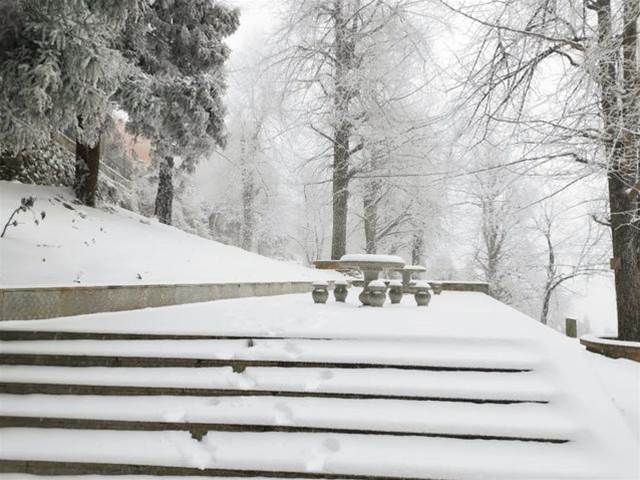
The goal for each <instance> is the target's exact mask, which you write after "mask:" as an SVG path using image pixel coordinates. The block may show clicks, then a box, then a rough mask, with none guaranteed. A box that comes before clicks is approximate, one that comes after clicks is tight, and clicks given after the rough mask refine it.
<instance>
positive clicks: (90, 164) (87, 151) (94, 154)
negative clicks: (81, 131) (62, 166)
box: [73, 136, 100, 207]
mask: <svg viewBox="0 0 640 480" xmlns="http://www.w3.org/2000/svg"><path fill="white" fill-rule="evenodd" d="M99 169H100V140H99V139H98V141H97V142H96V144H95V145H89V144H86V143H84V141H83V140H81V138H80V136H78V137H77V138H76V175H75V181H74V184H73V189H74V190H75V193H76V197H77V198H78V200H79V201H80V202H81V203H82V204H84V205H88V206H89V207H95V206H96V192H97V191H98V172H99Z"/></svg>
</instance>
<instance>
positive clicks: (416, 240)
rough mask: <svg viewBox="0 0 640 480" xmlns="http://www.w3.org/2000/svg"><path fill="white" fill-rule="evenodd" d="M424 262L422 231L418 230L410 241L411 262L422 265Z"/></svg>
mask: <svg viewBox="0 0 640 480" xmlns="http://www.w3.org/2000/svg"><path fill="white" fill-rule="evenodd" d="M423 262H424V231H422V230H418V231H417V232H415V233H414V234H413V239H412V241H411V264H412V265H423Z"/></svg>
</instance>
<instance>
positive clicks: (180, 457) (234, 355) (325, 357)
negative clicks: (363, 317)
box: [0, 329, 622, 480]
mask: <svg viewBox="0 0 640 480" xmlns="http://www.w3.org/2000/svg"><path fill="white" fill-rule="evenodd" d="M259 333H260V332H256V335H255V336H252V335H236V334H232V333H230V334H227V335H225V334H220V332H217V333H216V334H215V335H193V334H188V333H185V334H184V335H181V334H141V333H132V332H129V333H123V332H104V331H102V332H91V331H78V330H76V331H73V332H66V331H51V330H49V331H38V330H15V329H13V330H0V340H2V347H1V349H0V365H1V367H0V437H1V438H2V442H1V443H2V445H1V446H0V472H3V473H28V474H36V475H47V476H48V475H154V476H168V475H176V476H211V477H235V478H247V477H256V478H257V477H265V478H309V479H321V478H323V479H338V478H344V479H353V480H359V479H363V480H364V479H391V478H394V479H397V478H404V479H414V478H415V479H424V480H426V479H441V478H448V479H450V478H456V479H457V478H459V479H475V478H492V479H493V478H496V479H499V478H503V479H515V478H536V479H546V478H549V479H560V478H571V479H575V478H605V477H598V475H599V473H598V470H594V469H593V465H591V464H590V463H589V457H590V455H591V454H592V453H593V452H591V451H590V450H589V448H590V447H589V445H588V443H584V441H583V439H584V438H585V435H584V434H583V432H582V430H584V426H583V425H580V424H579V423H578V422H576V421H575V419H573V418H571V415H570V414H568V411H569V410H571V408H570V406H569V408H567V405H566V402H564V401H561V400H559V398H560V395H559V394H560V393H561V390H562V385H561V384H559V383H558V382H557V380H554V378H553V375H549V374H548V371H549V365H548V363H545V362H544V361H541V357H540V355H541V352H540V351H539V350H538V349H537V348H536V344H535V342H529V341H526V340H514V339H505V340H504V341H500V340H495V341H491V342H486V344H485V343H483V342H480V341H474V340H473V339H471V338H470V339H467V340H465V339H464V338H462V337H460V338H455V339H450V340H448V341H444V340H443V339H442V338H435V337H434V338H433V339H429V338H421V339H412V338H411V336H407V338H405V339H404V340H401V339H399V338H397V335H396V336H394V337H393V338H391V339H390V340H386V339H384V338H378V339H375V340H372V339H368V338H361V339H358V338H348V339H345V338H340V337H332V336H327V337H317V336H310V337H305V336H301V335H297V336H292V337H287V336H283V335H280V336H273V337H272V336H265V335H261V334H259ZM461 352H463V353H464V354H461ZM604 463H605V464H606V463H607V462H604ZM605 468H608V467H605ZM605 471H606V470H605ZM616 478H618V477H616ZM620 478H622V477H620Z"/></svg>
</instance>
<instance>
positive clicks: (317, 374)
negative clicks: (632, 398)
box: [0, 365, 558, 402]
mask: <svg viewBox="0 0 640 480" xmlns="http://www.w3.org/2000/svg"><path fill="white" fill-rule="evenodd" d="M0 380H2V382H7V383H29V382H35V383H49V384H56V385H64V384H71V385H109V386H144V387H157V388H208V389H223V390H228V389H232V390H257V391H283V392H321V393H356V394H361V395H385V396H395V397H398V396H399V397H430V398H451V399H480V400H483V399H484V400H509V401H514V400H520V401H534V402H545V401H549V399H550V398H553V396H554V395H557V393H558V391H557V390H556V389H555V388H553V387H552V386H549V385H546V384H545V383H544V381H543V379H542V378H541V377H540V376H538V375H536V374H533V373H522V374H518V375H517V376H516V377H514V374H512V373H486V372H450V371H415V370H414V371H412V370H391V369H389V370H378V369H374V368H370V369H367V368H362V369H354V370H345V369H335V368H275V367H247V368H246V369H245V370H244V372H242V373H234V372H233V370H232V369H231V367H215V368H127V367H118V368H106V367H82V368H77V367H39V366H22V365H17V366H5V367H3V368H2V369H1V370H0ZM480 397H481V398H480Z"/></svg>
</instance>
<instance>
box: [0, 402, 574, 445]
mask: <svg viewBox="0 0 640 480" xmlns="http://www.w3.org/2000/svg"><path fill="white" fill-rule="evenodd" d="M0 413H1V414H2V415H7V416H21V417H22V416H26V417H29V416H31V417H34V416H35V417H38V416H46V417H53V418H85V419H101V420H125V421H127V420H128V421H136V420H137V421H145V422H176V423H189V422H190V423H211V424H216V423H218V424H224V423H226V424H237V425H273V424H275V425H287V426H299V427H304V426H307V427H317V428H339V429H356V430H357V429H373V430H378V431H390V432H402V431H409V432H415V433H429V432H434V431H437V432H439V433H442V434H451V435H461V434H475V435H484V436H516V437H517V436H521V437H524V436H532V435H534V436H536V437H537V438H550V439H558V440H566V439H568V438H570V437H571V436H573V435H574V434H575V432H576V431H577V430H579V429H580V427H579V425H576V424H575V423H574V422H573V421H572V420H571V419H567V418H565V417H564V416H562V415H560V414H558V413H557V412H553V411H552V410H550V409H549V408H548V407H547V406H545V405H538V404H507V405H497V404H474V403H471V404H469V403H461V402H432V401H427V402H420V401H410V400H408V401H407V400H402V401H400V400H348V399H346V400H345V399H336V398H322V399H319V398H295V397H217V398H212V397H171V396H165V397H160V396H151V397H127V396H110V397H100V396H91V395H88V396H76V395H28V396H26V398H25V396H23V395H0Z"/></svg>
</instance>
